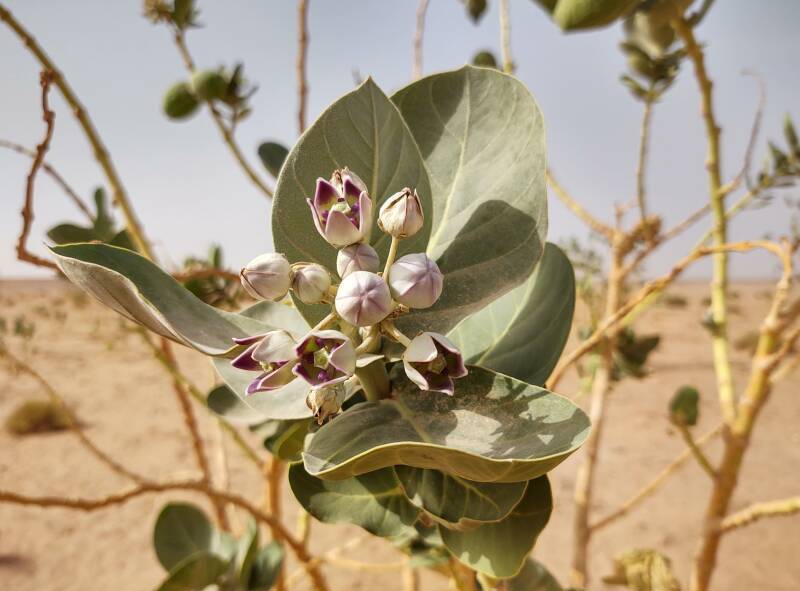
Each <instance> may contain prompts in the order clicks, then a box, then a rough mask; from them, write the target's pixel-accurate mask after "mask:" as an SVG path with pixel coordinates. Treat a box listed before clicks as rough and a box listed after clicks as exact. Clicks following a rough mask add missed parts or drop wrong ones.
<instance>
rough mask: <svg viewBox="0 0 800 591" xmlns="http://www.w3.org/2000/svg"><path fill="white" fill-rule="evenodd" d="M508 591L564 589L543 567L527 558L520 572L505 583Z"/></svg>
mask: <svg viewBox="0 0 800 591" xmlns="http://www.w3.org/2000/svg"><path fill="white" fill-rule="evenodd" d="M506 588H507V589H508V591H564V588H563V587H562V586H561V584H560V583H559V582H558V580H556V578H555V577H554V576H553V575H552V574H551V573H550V571H549V570H547V569H546V568H545V567H544V565H542V564H541V563H540V562H538V561H536V560H534V559H533V558H528V559H527V560H526V561H525V564H524V565H522V570H521V571H519V574H518V575H517V576H516V577H514V578H513V579H509V580H508V582H506Z"/></svg>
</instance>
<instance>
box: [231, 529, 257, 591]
mask: <svg viewBox="0 0 800 591" xmlns="http://www.w3.org/2000/svg"><path fill="white" fill-rule="evenodd" d="M258 538H259V535H258V524H257V523H256V521H255V519H253V518H252V517H250V518H249V519H248V521H247V527H246V529H245V531H244V533H243V534H242V537H241V538H239V539H238V540H237V543H236V566H237V571H238V572H237V578H238V579H239V583H240V585H241V587H242V589H247V586H248V584H249V582H250V572H251V570H252V568H253V562H254V561H255V559H256V554H257V552H258Z"/></svg>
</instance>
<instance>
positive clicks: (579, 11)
mask: <svg viewBox="0 0 800 591" xmlns="http://www.w3.org/2000/svg"><path fill="white" fill-rule="evenodd" d="M637 1H638V0H558V2H557V3H556V6H555V10H553V20H555V21H556V23H557V24H558V26H560V27H561V28H562V29H564V30H565V31H571V30H576V29H591V28H594V27H604V26H606V25H610V24H611V23H613V22H614V21H615V20H617V19H618V18H619V17H621V16H622V15H623V14H625V13H626V12H627V11H628V9H630V8H631V7H632V6H633V5H634V4H636V3H637Z"/></svg>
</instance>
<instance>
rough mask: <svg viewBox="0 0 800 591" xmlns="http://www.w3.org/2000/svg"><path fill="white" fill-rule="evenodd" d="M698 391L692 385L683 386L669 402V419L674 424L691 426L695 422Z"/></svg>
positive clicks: (697, 414)
mask: <svg viewBox="0 0 800 591" xmlns="http://www.w3.org/2000/svg"><path fill="white" fill-rule="evenodd" d="M699 402H700V392H698V391H697V389H696V388H693V387H692V386H683V387H682V388H680V389H679V390H678V391H677V392H675V395H674V396H673V397H672V400H671V401H670V403H669V415H670V420H671V421H672V422H673V423H675V424H676V425H685V426H687V427H692V426H694V425H696V424H697V418H698V416H699V414H700V410H699Z"/></svg>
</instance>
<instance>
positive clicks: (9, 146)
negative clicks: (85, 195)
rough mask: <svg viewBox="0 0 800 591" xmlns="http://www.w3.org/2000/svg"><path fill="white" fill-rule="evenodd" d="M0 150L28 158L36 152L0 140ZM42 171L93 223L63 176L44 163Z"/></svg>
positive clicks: (89, 211) (83, 205)
mask: <svg viewBox="0 0 800 591" xmlns="http://www.w3.org/2000/svg"><path fill="white" fill-rule="evenodd" d="M0 148H7V149H9V150H12V151H14V152H16V153H17V154H22V155H23V156H27V157H28V158H36V151H35V150H29V149H28V148H26V147H25V146H23V145H22V144H18V143H16V142H11V141H9V140H3V139H0ZM42 170H43V171H45V172H46V173H47V174H49V175H50V177H51V178H52V179H53V180H54V181H55V183H56V184H57V185H58V186H59V187H61V189H62V190H63V191H64V193H66V195H67V197H69V198H70V199H71V200H72V202H73V203H74V204H75V206H76V207H77V208H78V209H80V210H81V211H82V212H83V214H84V215H85V216H86V219H87V220H89V222H94V215H93V214H92V212H91V210H90V209H89V206H87V205H86V204H85V203H84V202H83V199H81V198H80V196H79V195H78V193H77V192H76V191H75V189H73V188H72V187H71V186H70V185H69V183H67V181H66V180H65V179H64V177H63V176H61V175H60V174H59V172H58V171H57V170H56V169H55V168H53V166H52V165H50V164H48V163H47V162H46V161H44V162H42Z"/></svg>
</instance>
